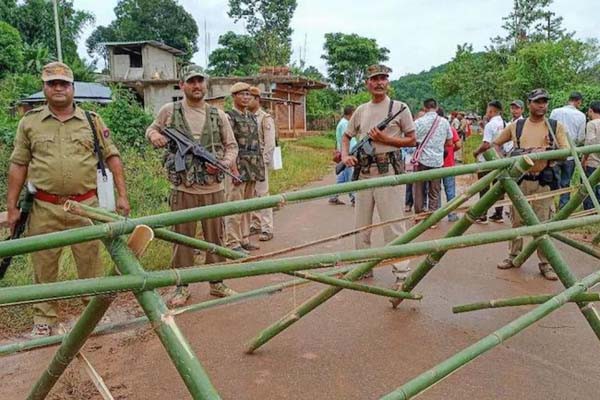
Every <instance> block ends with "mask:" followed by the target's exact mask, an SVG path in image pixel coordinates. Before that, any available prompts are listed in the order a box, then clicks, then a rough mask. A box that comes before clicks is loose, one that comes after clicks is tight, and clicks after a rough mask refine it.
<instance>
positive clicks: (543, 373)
mask: <svg viewBox="0 0 600 400" xmlns="http://www.w3.org/2000/svg"><path fill="white" fill-rule="evenodd" d="M332 179H333V178H332V177H331V176H329V177H327V178H326V179H325V180H324V181H323V182H317V183H315V185H320V184H324V183H329V182H331V181H332ZM344 199H345V198H344ZM399 201H401V200H399ZM352 226H353V209H352V208H351V207H349V206H330V205H328V204H327V200H325V199H321V200H316V201H313V202H309V203H303V204H299V205H288V206H286V207H284V208H283V209H282V210H280V211H279V212H277V213H276V231H275V237H276V238H275V240H273V241H272V242H269V243H268V244H266V245H264V246H263V249H262V250H261V251H270V250H274V249H279V248H282V247H286V246H289V245H292V244H296V243H303V242H306V241H310V240H314V239H315V238H318V237H324V236H329V235H332V234H334V233H336V232H339V231H342V230H349V229H351V228H352ZM447 227H448V223H442V224H440V225H439V227H438V228H437V229H435V230H430V231H429V232H427V235H426V238H433V237H439V236H442V235H443V233H444V231H445V230H446V229H447ZM500 228H508V225H504V226H499V225H497V224H496V225H489V226H476V227H473V228H472V232H481V231H489V230H492V229H500ZM381 236H382V235H381V233H380V232H377V233H376V234H375V240H374V243H375V244H382V237H381ZM559 247H560V249H561V250H562V251H563V255H564V256H565V257H566V259H567V260H568V261H569V263H570V264H571V266H572V267H573V269H574V270H575V272H576V273H577V274H578V275H579V276H583V275H587V274H589V273H591V272H592V271H593V270H595V269H597V268H598V263H597V261H594V260H593V259H591V258H589V257H587V256H584V255H581V254H579V253H576V252H575V251H574V250H571V249H569V248H566V247H565V246H562V245H561V246H559ZM350 248H352V239H350V238H348V239H344V240H342V241H338V242H335V243H329V244H325V245H321V246H319V247H318V248H314V249H310V250H309V249H307V250H303V251H299V252H297V253H296V254H310V253H315V252H329V251H333V250H338V249H350ZM505 251H506V244H504V243H500V244H494V245H487V246H483V247H479V248H476V249H466V250H457V251H453V252H451V253H449V254H448V255H447V256H446V257H445V258H444V259H443V260H442V262H441V263H440V265H439V267H437V268H436V269H435V270H434V271H433V272H432V273H431V274H430V275H429V276H428V277H427V278H426V279H425V280H424V281H423V283H422V284H421V285H420V286H419V287H418V288H417V291H418V292H421V293H423V294H424V296H425V297H424V299H423V300H422V301H421V302H418V303H416V302H414V303H410V304H409V303H408V302H405V303H403V304H402V306H401V307H400V308H399V309H397V310H393V309H391V307H390V306H389V303H388V302H387V300H386V299H384V298H381V297H376V296H372V295H367V294H362V293H357V292H351V291H342V292H341V293H340V294H339V295H337V296H335V297H334V298H333V299H331V300H330V301H328V302H327V303H326V304H325V305H324V306H322V307H320V308H318V309H317V310H316V311H314V312H313V313H311V314H310V315H309V316H307V317H305V318H304V319H302V320H301V321H300V322H298V323H296V324H295V325H294V326H293V327H291V328H290V329H288V330H287V331H285V332H284V333H283V334H281V335H280V336H279V337H277V338H275V339H274V340H272V341H271V342H269V343H268V344H267V345H266V346H264V347H263V348H262V349H260V350H259V351H257V352H256V354H254V355H251V356H248V355H245V354H244V352H243V350H244V343H245V342H247V341H248V340H249V339H250V338H252V337H253V336H254V335H255V334H256V333H257V332H259V331H260V330H261V329H262V328H264V327H266V326H268V325H269V324H271V323H272V322H273V321H275V320H276V319H278V318H279V317H281V316H282V315H284V314H285V313H286V311H288V310H290V309H291V307H293V306H294V305H296V304H299V303H300V302H302V301H303V300H304V299H306V298H308V297H309V296H310V295H311V294H314V293H316V292H318V291H319V290H321V288H322V286H320V285H318V284H313V285H307V286H303V287H300V288H297V289H294V290H292V289H290V290H288V291H285V292H283V293H280V294H277V295H273V296H271V297H267V298H262V299H258V300H253V301H248V302H246V303H243V304H237V305H232V306H227V307H223V308H219V309H211V310H208V311H204V312H202V313H199V314H190V315H183V316H180V317H178V323H179V324H180V326H181V328H182V330H183V332H184V333H185V335H186V336H187V337H188V339H189V341H190V343H191V344H192V347H193V348H194V350H195V351H196V352H197V354H198V356H199V358H200V360H201V361H202V362H203V364H204V366H205V368H206V370H207V371H208V373H209V374H210V376H211V378H212V380H213V383H214V384H215V386H216V387H217V389H218V390H219V392H220V393H221V395H222V397H223V398H224V399H236V400H244V399H261V400H271V399H272V400H280V399H306V400H314V399H344V400H351V399H356V400H358V399H361V400H363V399H378V398H379V397H381V396H382V395H384V394H386V393H388V392H390V391H391V390H393V389H394V388H396V387H398V386H400V385H401V384H402V383H404V382H406V381H408V380H409V379H411V378H413V377H415V376H416V375H418V374H419V373H421V372H423V371H425V370H427V369H429V368H430V367H432V366H434V365H436V364H437V363H439V362H441V361H443V360H444V359H446V358H447V357H449V356H451V355H452V354H454V353H456V352H457V351H459V350H461V349H463V348H465V347H467V346H468V345H470V344H472V343H474V342H475V341H476V340H478V339H479V338H481V337H483V336H485V335H487V334H489V333H490V332H492V331H493V330H494V329H497V328H499V327H501V326H502V325H504V324H506V323H508V322H509V321H511V320H512V319H514V318H516V317H518V316H519V315H521V314H523V313H524V312H525V310H526V308H512V309H503V310H488V311H480V312H475V313H470V314H462V315H453V314H452V312H451V307H452V306H453V305H456V304H460V303H465V302H471V301H477V300H483V299H491V298H499V297H511V296H518V295H524V294H533V293H551V292H555V291H558V290H560V289H561V285H560V284H559V283H553V282H548V281H545V280H543V279H542V278H541V277H540V276H539V274H538V272H537V267H536V264H535V260H533V259H532V260H530V261H529V262H528V263H527V264H526V265H525V266H524V267H523V268H522V269H520V270H511V271H500V270H498V269H496V268H495V264H496V263H497V262H498V261H499V260H500V259H502V258H503V257H504V256H505ZM411 265H413V266H414V265H415V261H413V262H412V264H411ZM286 279H288V278H287V277H285V276H275V275H273V276H268V277H256V278H251V279H245V280H237V281H231V282H230V284H231V286H232V287H234V288H236V289H238V290H246V289H250V288H255V287H258V286H261V285H265V284H269V283H272V282H279V281H283V280H286ZM392 281H393V279H392V275H391V272H390V271H389V269H387V268H384V269H379V270H377V271H376V272H375V278H374V279H373V280H372V281H371V283H374V284H379V285H382V286H389V285H391V284H392ZM208 298H209V296H208V288H207V287H206V285H194V286H193V300H194V301H202V300H205V299H208ZM86 351H87V354H88V356H89V358H90V359H91V360H92V362H93V363H94V364H95V365H96V367H97V368H98V370H99V371H100V373H101V374H103V375H104V376H105V378H106V380H107V383H108V384H109V386H110V387H111V388H112V389H113V391H114V392H115V393H116V394H117V395H119V396H120V397H118V398H122V399H140V400H141V399H165V398H167V399H188V398H190V396H189V394H187V392H186V389H185V387H184V385H183V383H182V381H181V380H180V378H179V377H178V375H177V373H176V371H175V369H174V367H173V366H172V365H171V363H170V361H169V359H168V356H167V354H166V352H165V351H164V350H163V349H162V348H161V345H160V342H159V341H158V340H157V339H156V338H155V337H153V336H152V335H151V334H149V333H148V332H144V331H141V330H140V331H137V332H135V333H131V332H130V333H122V334H118V335H113V336H110V337H103V338H96V339H93V340H91V342H90V344H88V348H87V350H86ZM52 354H53V350H52V349H44V350H39V351H36V352H32V353H26V354H22V355H15V356H11V357H9V358H5V359H4V360H2V361H3V362H2V364H1V365H0V378H1V379H2V380H1V382H2V384H1V385H0V399H20V398H24V397H25V395H26V393H27V389H28V387H30V385H31V383H32V379H35V378H36V377H37V376H39V374H40V373H41V371H42V370H43V368H44V367H45V366H46V364H47V362H48V361H49V359H50V357H51V355H52ZM599 354H600V346H599V344H598V341H597V339H596V338H595V336H594V334H593V333H592V331H591V329H590V328H589V327H588V326H587V324H586V322H585V320H584V319H583V317H582V316H581V315H580V314H579V312H578V311H577V309H576V307H575V306H573V305H568V306H566V307H564V309H561V310H559V311H558V312H556V313H554V314H552V315H551V316H549V317H548V318H546V319H544V320H542V321H541V322H539V323H537V324H536V325H534V326H533V327H531V328H530V329H528V330H526V331H525V332H523V333H521V334H519V335H518V336H516V337H514V338H512V339H510V340H509V341H508V342H507V343H505V344H503V345H501V346H498V347H497V348H495V349H494V350H492V351H490V352H488V353H486V354H485V355H483V356H482V357H480V358H479V359H477V360H476V361H474V362H472V363H471V364H469V365H468V366H466V367H465V368H463V369H461V370H459V371H458V372H456V373H455V374H453V375H452V376H451V377H449V378H448V379H446V380H445V381H443V382H442V383H440V384H438V385H436V386H435V387H433V388H432V389H430V390H429V391H427V392H425V393H424V394H423V395H422V396H421V397H420V398H422V399H427V400H442V399H443V400H454V399H456V400H458V399H461V400H462V399H480V400H484V399H513V400H516V399H530V400H537V399H539V400H542V399H543V400H546V399H596V398H598V389H597V382H598V377H599V376H600V357H599ZM65 388H66V386H63V387H62V390H66V389H65ZM65 393H66V392H65ZM58 396H59V397H58V398H77V397H67V396H66V395H64V394H59V395H58ZM80 398H81V397H80ZM86 398H87V397H86Z"/></svg>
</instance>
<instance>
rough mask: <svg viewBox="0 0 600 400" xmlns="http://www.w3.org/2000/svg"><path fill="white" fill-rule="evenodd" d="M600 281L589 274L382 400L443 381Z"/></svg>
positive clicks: (599, 276)
mask: <svg viewBox="0 0 600 400" xmlns="http://www.w3.org/2000/svg"><path fill="white" fill-rule="evenodd" d="M598 282H600V272H595V273H593V274H591V275H589V276H587V277H586V278H585V279H583V280H582V281H581V282H576V283H575V284H574V285H573V286H571V287H570V288H568V289H566V290H565V291H563V292H562V293H560V294H558V295H556V296H554V297H552V298H551V299H550V300H548V301H547V302H545V303H544V304H542V305H541V306H538V307H536V308H534V309H533V310H531V311H529V312H528V313H526V314H524V315H523V316H521V317H519V318H517V319H516V320H514V321H512V322H511V323H510V324H508V325H505V326H503V327H502V328H500V329H498V330H496V331H495V332H493V333H492V334H491V335H488V336H486V337H485V338H483V339H481V340H479V341H478V342H477V343H475V344H473V345H471V346H469V347H467V348H466V349H464V350H462V351H460V352H459V353H456V354H455V355H453V356H452V357H450V358H448V359H447V360H445V361H444V362H442V363H440V364H438V365H437V366H435V367H434V368H432V369H430V370H429V371H426V372H424V373H422V374H421V375H419V376H417V377H416V378H414V379H412V380H410V381H409V382H407V383H405V384H404V385H402V386H401V387H400V388H398V389H396V390H395V391H393V392H391V393H389V394H388V395H386V396H383V397H382V398H381V400H407V399H410V398H413V397H415V396H417V395H419V394H420V393H422V392H423V391H425V390H426V389H428V388H429V387H431V386H432V385H434V384H435V383H437V382H440V381H441V380H443V379H444V378H446V377H447V376H449V375H450V374H451V373H452V372H454V371H456V370H458V369H459V368H461V367H463V366H465V365H466V364H468V363H469V362H471V361H473V360H474V359H475V358H477V357H479V356H480V355H482V354H483V353H485V352H486V351H488V350H490V349H492V348H494V347H496V346H498V345H499V344H501V343H503V342H504V341H506V340H508V339H509V338H511V337H512V336H514V335H516V334H517V333H519V332H521V331H522V330H524V329H526V328H528V327H529V326H531V325H533V324H534V323H535V322H537V321H539V320H540V319H542V318H544V317H545V316H547V315H548V314H550V313H551V312H553V311H556V310H557V309H559V308H560V307H562V306H563V305H565V304H566V303H567V302H569V301H570V300H572V299H573V298H574V297H575V296H578V295H580V294H581V293H583V292H585V291H586V290H588V289H589V288H590V287H592V286H594V285H595V284H597V283H598Z"/></svg>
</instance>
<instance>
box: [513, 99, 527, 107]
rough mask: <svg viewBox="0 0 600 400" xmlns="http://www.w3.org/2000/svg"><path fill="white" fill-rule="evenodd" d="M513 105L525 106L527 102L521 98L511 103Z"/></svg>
mask: <svg viewBox="0 0 600 400" xmlns="http://www.w3.org/2000/svg"><path fill="white" fill-rule="evenodd" d="M510 105H511V106H517V107H519V108H525V104H524V103H523V102H522V101H521V100H515V101H513V102H512V103H510Z"/></svg>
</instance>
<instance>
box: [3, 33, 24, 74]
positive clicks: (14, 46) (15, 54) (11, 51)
mask: <svg viewBox="0 0 600 400" xmlns="http://www.w3.org/2000/svg"><path fill="white" fill-rule="evenodd" d="M0 48H1V49H2V51H0V77H2V76H3V75H4V74H6V73H10V72H17V71H19V70H20V69H21V66H22V65H23V41H22V40H21V35H20V34H19V31H18V30H17V29H16V28H14V27H12V26H11V25H9V24H7V23H6V22H2V21H0Z"/></svg>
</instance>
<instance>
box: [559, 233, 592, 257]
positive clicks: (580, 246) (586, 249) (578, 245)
mask: <svg viewBox="0 0 600 400" xmlns="http://www.w3.org/2000/svg"><path fill="white" fill-rule="evenodd" d="M550 236H552V237H553V238H554V239H556V240H560V241H561V242H563V243H564V244H567V245H569V246H571V247H573V248H575V249H577V250H579V251H581V252H583V253H585V254H587V255H590V256H592V257H594V258H596V259H600V250H598V249H596V248H594V247H592V246H587V245H585V244H583V243H582V242H578V241H577V240H574V239H571V238H570V237H568V236H566V235H563V234H560V233H551V234H550Z"/></svg>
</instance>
